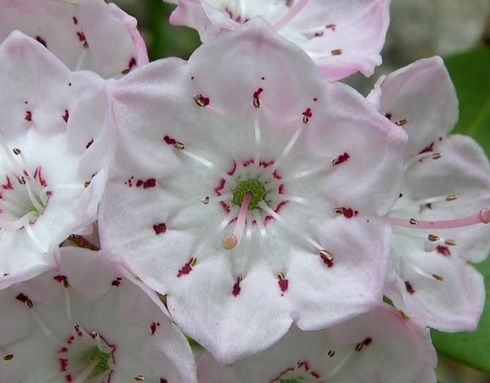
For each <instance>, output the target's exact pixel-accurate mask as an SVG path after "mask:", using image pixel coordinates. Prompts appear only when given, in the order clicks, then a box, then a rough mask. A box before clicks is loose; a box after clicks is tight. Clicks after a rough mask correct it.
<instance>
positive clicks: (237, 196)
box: [232, 178, 267, 210]
mask: <svg viewBox="0 0 490 383" xmlns="http://www.w3.org/2000/svg"><path fill="white" fill-rule="evenodd" d="M247 194H251V196H252V198H251V199H250V203H249V205H248V210H253V209H260V207H259V204H260V203H261V202H262V201H264V200H265V197H266V195H267V191H266V190H265V187H264V184H263V183H262V182H260V181H259V180H258V179H257V178H250V179H247V180H245V181H240V182H239V183H238V185H237V186H236V187H235V189H233V200H232V202H233V203H234V204H235V205H237V206H242V205H243V201H244V199H245V197H246V196H247Z"/></svg>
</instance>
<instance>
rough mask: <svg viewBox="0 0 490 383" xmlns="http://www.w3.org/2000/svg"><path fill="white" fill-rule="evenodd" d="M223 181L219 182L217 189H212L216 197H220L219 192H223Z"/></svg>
mask: <svg viewBox="0 0 490 383" xmlns="http://www.w3.org/2000/svg"><path fill="white" fill-rule="evenodd" d="M225 183H226V181H225V179H224V178H222V179H221V180H220V181H219V184H218V186H217V187H215V188H214V192H215V193H216V195H219V196H220V195H221V190H223V188H224V187H225Z"/></svg>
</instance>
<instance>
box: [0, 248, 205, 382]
mask: <svg viewBox="0 0 490 383" xmlns="http://www.w3.org/2000/svg"><path fill="white" fill-rule="evenodd" d="M60 258H61V262H60V266H59V268H58V269H57V270H53V271H47V272H45V273H43V274H41V275H39V276H37V277H35V278H33V279H31V280H29V281H26V282H22V283H18V284H15V285H12V286H11V287H9V288H7V289H3V290H2V291H0V304H1V306H2V311H1V312H0V327H1V328H2V331H1V332H0V370H1V371H2V373H1V374H0V382H2V383H13V382H22V383H40V382H50V383H62V382H73V383H84V382H86V383H88V382H94V383H95V382H97V383H109V382H110V383H119V382H121V383H122V382H124V383H125V382H130V381H131V382H140V381H141V382H143V381H144V382H145V383H146V382H151V383H174V382H180V383H196V378H195V365H194V358H193V355H192V351H191V349H190V347H189V344H188V342H187V340H186V338H185V336H184V335H183V334H182V333H181V332H180V330H179V329H178V328H177V327H176V326H175V325H174V324H173V323H172V321H171V320H170V319H169V317H168V316H167V315H165V314H164V311H165V307H164V306H163V304H162V303H161V302H159V300H158V298H157V297H156V295H155V294H154V293H153V295H155V297H153V299H152V298H150V296H148V295H147V293H146V292H144V291H143V290H142V289H141V288H140V287H139V286H138V285H137V284H135V283H137V281H135V279H134V277H132V276H131V275H130V274H128V273H127V272H125V271H124V270H123V269H120V270H117V265H111V264H108V263H107V262H104V261H103V260H101V257H100V255H99V254H98V253H97V252H91V251H88V250H82V249H78V248H65V249H63V250H61V256H60Z"/></svg>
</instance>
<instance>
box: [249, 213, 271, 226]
mask: <svg viewBox="0 0 490 383" xmlns="http://www.w3.org/2000/svg"><path fill="white" fill-rule="evenodd" d="M273 219H274V217H273V216H272V215H267V216H266V217H265V218H264V226H267V224H268V223H269V221H272V220H273ZM252 223H253V224H255V225H256V224H257V222H256V221H253V222H252Z"/></svg>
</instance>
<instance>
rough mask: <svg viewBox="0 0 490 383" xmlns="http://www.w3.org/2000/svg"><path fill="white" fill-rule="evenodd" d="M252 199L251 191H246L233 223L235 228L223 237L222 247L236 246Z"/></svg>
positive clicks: (240, 237)
mask: <svg viewBox="0 0 490 383" xmlns="http://www.w3.org/2000/svg"><path fill="white" fill-rule="evenodd" d="M251 200H252V193H248V194H247V195H246V196H245V198H244V199H243V203H242V206H241V207H240V212H239V213H238V219H237V222H236V225H235V230H234V231H233V234H232V235H227V236H225V237H224V238H223V242H222V243H223V247H224V248H225V249H226V250H233V249H235V248H237V247H238V245H239V244H240V241H241V239H242V236H243V231H244V229H245V224H246V221H247V213H248V206H249V205H250V201H251Z"/></svg>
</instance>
